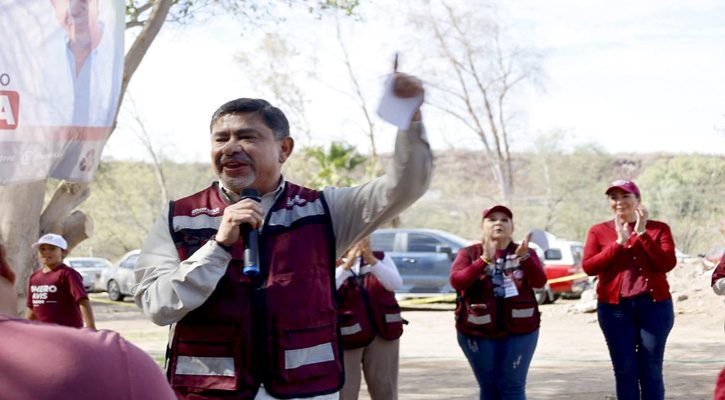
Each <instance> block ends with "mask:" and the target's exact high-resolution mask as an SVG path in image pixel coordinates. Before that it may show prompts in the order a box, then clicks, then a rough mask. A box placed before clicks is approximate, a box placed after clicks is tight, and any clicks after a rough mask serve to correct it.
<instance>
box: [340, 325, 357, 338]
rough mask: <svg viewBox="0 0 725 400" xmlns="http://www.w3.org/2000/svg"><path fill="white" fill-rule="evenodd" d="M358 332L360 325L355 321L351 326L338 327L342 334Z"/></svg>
mask: <svg viewBox="0 0 725 400" xmlns="http://www.w3.org/2000/svg"><path fill="white" fill-rule="evenodd" d="M358 332H362V327H361V326H360V323H356V324H355V325H351V326H343V327H340V333H342V335H343V336H347V335H354V334H356V333H358Z"/></svg>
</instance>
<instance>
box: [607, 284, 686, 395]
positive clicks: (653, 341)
mask: <svg viewBox="0 0 725 400" xmlns="http://www.w3.org/2000/svg"><path fill="white" fill-rule="evenodd" d="M597 315H598V316H599V326H600V327H601V328H602V332H603V333H604V338H605V339H606V340H607V347H609V356H610V357H611V358H612V365H613V366H614V377H615V379H616V381H617V399H619V400H640V388H641V393H642V397H641V398H642V399H643V400H663V399H664V398H665V384H664V380H663V379H662V359H663V358H664V355H665V343H666V342H667V336H668V335H669V334H670V330H672V325H674V323H675V313H674V309H673V307H672V299H667V300H664V301H658V302H654V301H652V298H651V297H650V296H649V295H648V294H643V295H640V296H637V297H631V298H623V299H620V300H619V304H607V303H599V304H598V306H597Z"/></svg>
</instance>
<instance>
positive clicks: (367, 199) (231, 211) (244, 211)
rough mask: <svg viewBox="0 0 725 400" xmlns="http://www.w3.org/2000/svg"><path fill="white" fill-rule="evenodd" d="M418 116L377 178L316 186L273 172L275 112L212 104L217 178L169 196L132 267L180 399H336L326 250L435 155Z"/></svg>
mask: <svg viewBox="0 0 725 400" xmlns="http://www.w3.org/2000/svg"><path fill="white" fill-rule="evenodd" d="M394 86H395V93H396V95H397V96H398V97H414V96H421V95H422V94H423V86H422V84H421V81H420V80H419V79H417V78H415V77H412V76H408V75H405V74H400V73H396V75H395V83H394ZM420 120H421V114H420V110H417V111H416V112H415V114H414V115H413V117H412V122H411V125H410V128H409V129H408V130H407V131H400V132H399V133H398V136H397V140H396V146H395V154H394V156H393V160H392V162H391V166H390V168H389V169H388V172H387V173H386V174H385V175H384V176H381V177H379V178H377V179H374V180H372V181H370V182H367V183H365V184H363V185H360V186H356V187H348V188H332V187H328V188H325V189H324V190H322V191H317V190H311V189H307V188H304V187H301V186H299V185H296V184H294V183H292V182H289V181H286V180H285V179H284V178H283V176H282V174H281V168H282V165H283V164H284V163H285V161H287V159H288V157H289V156H290V155H291V154H292V150H293V148H294V140H293V139H292V138H291V137H290V135H289V124H288V122H287V119H286V117H285V115H284V113H282V111H281V110H279V109H278V108H275V107H273V106H272V105H270V104H269V103H268V102H267V101H265V100H261V99H246V98H242V99H237V100H233V101H230V102H228V103H226V104H224V105H222V106H221V107H220V108H219V109H218V110H217V111H216V112H215V113H214V114H213V115H212V118H211V124H210V127H211V135H210V139H211V161H212V166H213V168H214V172H215V173H216V175H217V176H218V177H219V182H215V183H213V184H212V185H211V186H210V187H208V188H207V189H204V190H202V191H201V192H198V193H196V194H193V195H191V196H188V197H185V198H182V199H180V200H177V201H173V202H171V203H170V204H169V207H168V208H167V209H165V210H164V211H163V212H162V214H161V216H160V218H159V219H158V220H157V221H156V224H155V225H154V226H153V228H152V229H151V232H150V233H149V236H148V238H147V239H146V242H145V244H144V246H143V249H142V251H141V255H140V257H139V260H138V263H137V264H136V271H135V273H136V279H137V282H139V283H138V285H137V287H136V288H135V299H136V304H137V305H138V306H139V307H140V308H141V309H142V310H143V312H144V313H145V314H146V315H147V316H148V317H149V318H150V319H151V321H153V322H154V323H156V324H158V325H169V324H173V325H172V328H171V329H172V331H171V334H170V343H169V351H168V358H167V374H168V377H169V379H170V382H171V386H172V387H173V388H174V390H175V391H176V393H177V395H178V396H179V398H202V397H203V398H238V399H273V398H284V399H290V398H315V399H337V398H338V397H339V396H338V392H339V390H340V388H341V387H342V385H343V381H344V375H343V366H342V359H341V353H342V348H341V346H340V341H339V328H338V323H337V311H336V299H335V296H336V290H335V261H336V260H337V259H339V258H340V257H342V255H343V253H344V251H345V250H347V249H348V248H349V247H350V246H351V245H352V244H353V243H356V242H358V241H360V240H361V239H362V238H363V237H365V236H367V235H369V234H370V233H372V231H374V230H375V229H376V228H377V227H378V226H380V225H381V224H383V223H385V222H387V221H389V220H390V219H391V218H393V217H394V216H396V215H398V214H399V213H400V212H401V211H403V210H404V209H406V208H407V207H408V206H410V205H411V204H412V203H413V202H415V200H417V199H418V198H419V197H420V196H422V195H423V193H425V191H426V189H427V187H428V184H429V181H430V172H431V165H432V156H431V152H430V147H429V145H428V142H427V139H426V136H425V133H424V130H423V126H422V123H421V121H420ZM245 189H256V190H257V191H258V193H259V194H260V195H261V199H260V198H255V197H256V196H255V195H254V193H251V192H250V191H248V190H245ZM243 192H244V193H245V194H246V195H243ZM257 199H259V200H261V201H257ZM240 228H242V229H241V230H244V232H245V233H244V234H241V233H240ZM250 230H251V232H250ZM247 232H249V233H248V234H247ZM257 232H259V234H258V235H257ZM244 236H247V237H248V238H249V239H251V240H247V244H249V243H253V239H258V243H259V246H258V249H259V259H260V262H259V270H260V272H259V274H258V275H256V276H250V275H245V274H244V272H243V268H242V260H243V259H244V246H245V243H244V241H245V239H244ZM250 247H253V245H250ZM248 254H249V253H248Z"/></svg>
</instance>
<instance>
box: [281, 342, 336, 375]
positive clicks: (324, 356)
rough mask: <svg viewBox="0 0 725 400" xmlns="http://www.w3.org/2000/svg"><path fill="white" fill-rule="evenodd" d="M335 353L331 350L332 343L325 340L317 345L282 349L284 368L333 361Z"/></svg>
mask: <svg viewBox="0 0 725 400" xmlns="http://www.w3.org/2000/svg"><path fill="white" fill-rule="evenodd" d="M334 360H335V353H334V352H333V351H332V343H331V342H327V343H323V344H318V345H317V346H312V347H305V348H303V349H296V350H285V351H284V368H285V369H295V368H299V367H301V366H303V365H309V364H317V363H321V362H326V361H334Z"/></svg>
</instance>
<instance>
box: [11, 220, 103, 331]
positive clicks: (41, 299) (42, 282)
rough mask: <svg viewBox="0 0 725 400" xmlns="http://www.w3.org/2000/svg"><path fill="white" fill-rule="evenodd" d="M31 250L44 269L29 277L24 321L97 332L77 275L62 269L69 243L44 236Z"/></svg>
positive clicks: (49, 235)
mask: <svg viewBox="0 0 725 400" xmlns="http://www.w3.org/2000/svg"><path fill="white" fill-rule="evenodd" d="M33 248H34V249H36V250H37V251H38V259H39V260H40V263H41V264H43V268H41V269H39V270H37V271H35V272H34V273H33V275H31V276H30V281H29V283H28V303H27V306H28V311H27V312H26V315H25V317H26V318H27V319H30V320H38V321H40V322H51V323H56V324H59V325H65V326H71V327H74V328H82V327H83V323H84V322H85V324H86V328H91V329H96V322H95V319H94V318H93V308H92V307H91V302H90V301H89V300H88V293H86V288H85V287H84V286H83V277H81V274H79V273H78V271H76V270H74V269H73V268H71V267H69V266H67V265H65V264H64V263H63V258H65V256H66V255H68V243H66V241H65V239H63V237H62V236H60V235H56V234H54V233H48V234H45V235H43V236H42V237H41V238H40V239H38V241H37V242H36V243H34V244H33Z"/></svg>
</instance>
